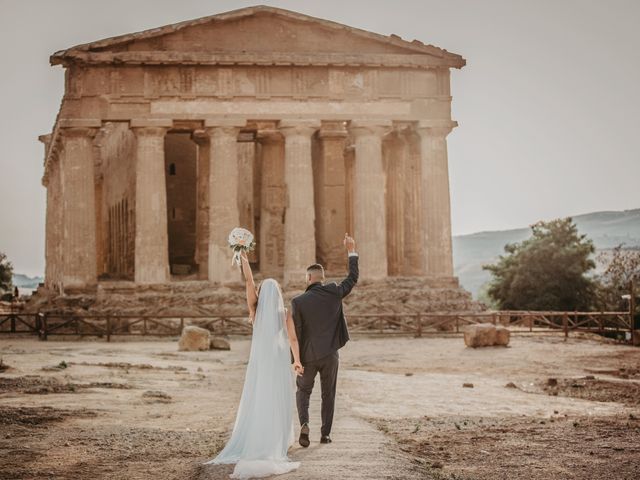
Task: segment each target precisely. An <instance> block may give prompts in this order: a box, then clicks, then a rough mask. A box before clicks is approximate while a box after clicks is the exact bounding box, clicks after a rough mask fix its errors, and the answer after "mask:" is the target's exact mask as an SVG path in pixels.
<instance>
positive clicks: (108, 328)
mask: <svg viewBox="0 0 640 480" xmlns="http://www.w3.org/2000/svg"><path fill="white" fill-rule="evenodd" d="M110 341H111V316H107V342H110Z"/></svg>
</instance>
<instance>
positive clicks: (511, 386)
mask: <svg viewBox="0 0 640 480" xmlns="http://www.w3.org/2000/svg"><path fill="white" fill-rule="evenodd" d="M505 387H506V388H518V387H517V386H516V384H515V383H513V382H509V383H507V384H506V385H505Z"/></svg>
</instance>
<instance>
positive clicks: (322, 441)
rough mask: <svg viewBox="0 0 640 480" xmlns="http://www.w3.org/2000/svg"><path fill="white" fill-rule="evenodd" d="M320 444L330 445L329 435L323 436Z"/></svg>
mask: <svg viewBox="0 0 640 480" xmlns="http://www.w3.org/2000/svg"><path fill="white" fill-rule="evenodd" d="M320 443H331V437H330V436H329V435H323V436H322V437H320Z"/></svg>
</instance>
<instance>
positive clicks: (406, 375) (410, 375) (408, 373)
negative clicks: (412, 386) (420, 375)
mask: <svg viewBox="0 0 640 480" xmlns="http://www.w3.org/2000/svg"><path fill="white" fill-rule="evenodd" d="M404 376H405V377H413V372H406V373H405V374H404Z"/></svg>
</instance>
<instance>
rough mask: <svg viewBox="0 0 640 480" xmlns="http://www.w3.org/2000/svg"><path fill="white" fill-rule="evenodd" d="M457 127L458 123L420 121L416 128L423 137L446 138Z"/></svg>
mask: <svg viewBox="0 0 640 480" xmlns="http://www.w3.org/2000/svg"><path fill="white" fill-rule="evenodd" d="M457 126H458V122H433V121H432V122H428V121H419V122H418V124H417V125H416V127H415V131H416V132H417V133H418V135H420V136H421V137H422V136H427V137H446V136H447V135H449V134H450V133H451V131H452V130H453V129H454V128H455V127H457Z"/></svg>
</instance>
